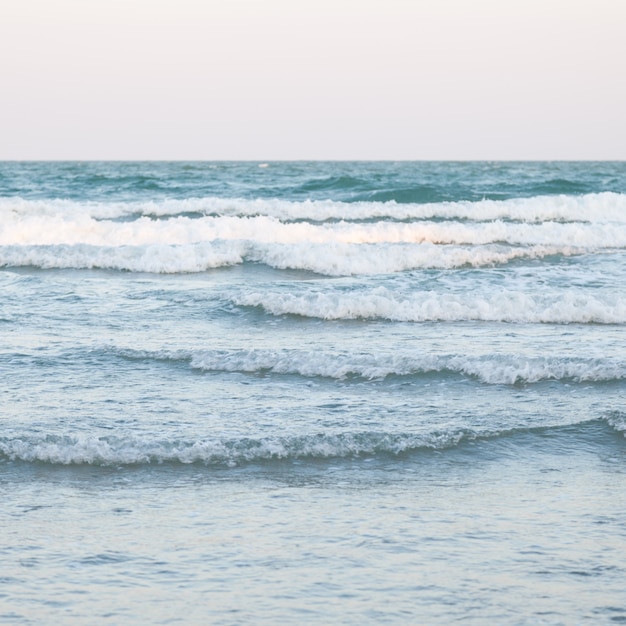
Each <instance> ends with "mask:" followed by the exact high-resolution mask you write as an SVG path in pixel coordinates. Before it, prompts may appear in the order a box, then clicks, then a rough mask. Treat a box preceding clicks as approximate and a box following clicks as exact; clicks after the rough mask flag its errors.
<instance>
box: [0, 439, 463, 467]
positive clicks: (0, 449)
mask: <svg viewBox="0 0 626 626" xmlns="http://www.w3.org/2000/svg"><path fill="white" fill-rule="evenodd" d="M468 437H472V435H471V434H467V433H465V432H463V431H452V432H441V433H439V432H435V433H424V434H391V433H368V432H366V433H345V434H336V435H330V434H326V435H322V434H320V435H302V436H295V437H293V436H292V437H289V436H285V437H278V436H275V437H264V438H259V439H254V438H243V439H236V440H225V439H220V438H214V439H201V440H195V441H178V442H170V441H158V440H146V439H140V438H139V437H135V438H113V437H94V436H88V435H71V436H51V435H49V436H47V437H40V438H36V437H32V436H29V437H22V438H20V437H18V438H6V437H4V438H2V439H0V458H1V457H4V458H7V459H9V460H12V461H26V462H31V463H32V462H43V463H51V464H60V465H83V464H88V465H138V464H149V463H172V462H175V463H184V464H189V463H204V464H206V465H228V466H234V465H239V464H242V463H250V462H258V461H267V460H277V459H299V458H318V459H326V458H333V457H354V456H359V455H371V454H376V453H387V454H401V453H402V452H406V451H409V450H415V449H419V448H435V449H442V448H446V447H450V446H453V445H456V444H457V443H458V442H459V441H461V440H462V439H463V438H468Z"/></svg>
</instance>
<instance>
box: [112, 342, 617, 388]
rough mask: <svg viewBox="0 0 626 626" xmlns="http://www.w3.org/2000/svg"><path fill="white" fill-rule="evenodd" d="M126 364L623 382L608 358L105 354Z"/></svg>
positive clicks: (327, 374)
mask: <svg viewBox="0 0 626 626" xmlns="http://www.w3.org/2000/svg"><path fill="white" fill-rule="evenodd" d="M104 350H105V352H107V353H112V354H113V355H115V356H119V357H122V358H126V359H130V360H156V361H165V362H172V363H186V364H188V365H189V367H191V368H192V369H196V370H200V371H204V372H217V373H219V372H237V373H245V374H253V375H265V374H279V375H297V376H303V377H307V378H330V379H336V380H343V379H349V378H358V379H366V380H374V379H385V378H387V377H392V376H402V377H423V376H443V377H447V376H450V375H453V376H462V377H466V378H471V379H475V380H478V381H480V382H482V383H486V384H491V385H519V384H530V383H538V382H542V381H560V382H588V383H589V382H617V381H623V380H626V361H623V360H617V359H607V358H602V359H600V358H574V357H520V356H517V355H501V354H497V355H479V356H467V355H458V354H451V355H440V356H438V355H429V354H409V355H407V354H402V355H398V354H393V355H385V354H353V353H342V352H324V351H321V350H314V351H311V350H263V349H249V350H237V349H231V350H194V351H184V350H182V351H167V350H162V351H153V352H150V351H137V350H120V349H116V348H105V349H104Z"/></svg>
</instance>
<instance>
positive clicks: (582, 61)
mask: <svg viewBox="0 0 626 626" xmlns="http://www.w3.org/2000/svg"><path fill="white" fill-rule="evenodd" d="M625 32H626V0H584V1H583V0H2V4H1V7H0V159H252V160H254V159H263V160H271V159H626V36H625V34H624V33H625Z"/></svg>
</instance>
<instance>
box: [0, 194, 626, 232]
mask: <svg viewBox="0 0 626 626" xmlns="http://www.w3.org/2000/svg"><path fill="white" fill-rule="evenodd" d="M383 198H384V196H381V199H383ZM196 214H198V215H204V216H222V217H254V216H267V217H273V218H276V219H278V220H280V221H282V222H292V221H300V220H308V221H312V222H325V221H337V220H347V221H354V220H361V221H362V220H378V219H389V220H404V221H406V220H424V219H434V220H471V221H474V222H484V221H493V220H504V221H519V222H530V223H537V222H546V221H556V222H614V223H621V224H624V223H626V194H620V193H614V192H608V191H607V192H601V193H590V194H585V195H557V196H551V195H539V196H533V197H529V198H513V199H508V200H479V201H456V202H429V203H424V204H422V203H406V204H402V203H398V202H395V201H394V200H382V201H360V202H349V203H348V202H341V201H333V200H304V201H293V200H283V199H278V198H269V199H261V198H259V199H254V200H250V199H245V198H222V197H216V196H209V197H199V198H188V199H183V200H181V199H175V200H174V199H170V200H160V201H143V200H142V201H129V202H122V201H111V202H101V201H76V200H64V199H60V198H58V199H48V200H31V199H24V198H21V197H19V196H15V197H4V198H0V217H2V221H3V222H5V221H6V220H7V219H16V218H19V219H26V218H29V217H31V218H32V217H37V216H39V217H42V216H57V217H72V216H74V217H75V218H85V217H91V218H93V219H96V220H114V219H127V218H133V219H135V218H138V217H141V216H144V217H155V218H157V217H161V218H163V217H172V216H179V215H196Z"/></svg>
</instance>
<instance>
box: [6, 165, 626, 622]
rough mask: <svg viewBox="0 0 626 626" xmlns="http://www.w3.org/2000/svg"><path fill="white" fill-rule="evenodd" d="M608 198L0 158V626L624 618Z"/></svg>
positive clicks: (482, 181) (624, 224)
mask: <svg viewBox="0 0 626 626" xmlns="http://www.w3.org/2000/svg"><path fill="white" fill-rule="evenodd" d="M625 175H626V164H624V163H433V162H424V163H407V162H401V163H387V162H385V163H368V162H363V163H331V162H326V163H306V162H296V163H235V162H232V163H165V162H163V163H95V162H94V163H0V268H1V269H0V289H1V290H2V291H1V293H2V299H1V300H0V337H1V338H2V341H1V344H0V394H1V396H0V398H1V400H2V405H1V407H2V408H1V413H0V415H1V418H2V431H1V432H0V497H1V498H2V503H3V505H2V507H0V527H1V528H2V533H1V535H0V623H15V624H40V623H59V624H85V623H89V624H101V623H102V624H105V623H108V624H118V623H119V624H125V623H137V624H167V623H183V624H206V623H216V624H293V623H312V624H328V623H340V624H342V623H343V624H357V623H359V624H360V623H372V624H373V623H425V624H449V623H455V622H460V623H467V624H484V623H499V624H573V623H594V624H595V623H615V622H626V596H625V594H624V592H623V586H624V585H623V581H624V579H625V575H626V568H625V567H624V565H623V563H622V561H623V554H624V553H625V549H626V521H625V520H626V489H625V480H626V441H625V440H624V432H626V409H625V408H624V399H625V390H626V382H625V381H626V356H625V354H626V353H625V351H624V346H625V340H626V330H625V328H626V326H625V325H626V263H625V261H626V188H625V187H626V182H625V181H626V176H625Z"/></svg>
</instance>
